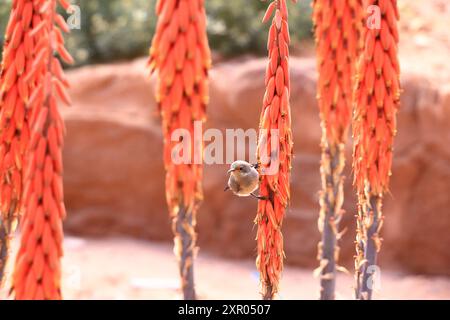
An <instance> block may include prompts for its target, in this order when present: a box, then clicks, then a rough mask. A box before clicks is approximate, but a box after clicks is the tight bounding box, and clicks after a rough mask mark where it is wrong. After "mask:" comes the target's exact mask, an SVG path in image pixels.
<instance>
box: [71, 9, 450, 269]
mask: <svg viewBox="0 0 450 320" xmlns="http://www.w3.org/2000/svg"><path fill="white" fill-rule="evenodd" d="M404 3H405V2H401V4H404ZM427 3H429V4H430V5H427V4H426V3H425V2H423V1H420V2H419V1H417V3H416V2H415V3H410V4H408V6H404V7H401V12H402V24H401V32H402V33H401V41H402V42H401V46H400V54H401V66H402V86H403V90H404V92H403V95H402V105H401V112H400V113H399V117H398V136H397V140H396V147H395V161H394V167H393V177H392V185H391V193H390V194H388V195H387V196H386V199H385V205H384V214H385V224H384V227H383V231H382V237H383V239H384V241H383V247H382V253H381V255H380V264H381V265H382V266H388V267H391V268H398V269H401V270H402V271H406V272H411V273H422V274H430V275H450V249H449V247H450V231H449V230H450V209H449V208H450V197H449V191H450V147H449V143H450V128H449V125H448V124H449V123H450V81H449V80H450V62H449V61H448V57H449V56H450V37H449V34H448V31H446V28H447V26H448V19H447V20H446V18H445V17H448V16H449V15H448V14H449V13H450V5H449V4H448V3H447V2H446V1H437V0H435V1H432V2H427ZM431 3H432V4H431ZM445 13H447V14H446V15H445ZM438 18H439V19H438ZM291 65H292V72H291V76H292V98H291V106H292V112H293V132H294V142H295V159H294V164H293V169H292V177H293V178H292V204H291V207H290V209H289V211H288V213H287V217H286V219H285V223H284V226H283V232H284V240H285V250H286V256H287V260H286V263H287V264H292V265H297V266H302V267H308V268H314V267H315V266H317V261H316V251H317V242H318V240H319V232H318V230H317V217H318V212H319V205H318V190H319V189H320V176H319V159H320V148H319V142H320V125H319V118H318V109H317V105H316V100H315V94H316V93H315V92H316V90H315V87H316V70H315V61H314V56H313V55H312V54H304V55H303V56H302V57H298V58H293V59H292V62H291ZM264 70H265V60H264V59H262V58H253V57H244V56H243V57H240V58H235V59H233V60H226V61H223V60H222V59H220V58H217V59H215V64H214V67H213V69H212V70H211V85H210V86H211V103H210V106H209V109H208V122H207V125H206V127H207V128H218V129H220V130H222V131H223V132H225V131H224V130H225V129H226V128H230V129H232V128H243V129H248V128H256V127H257V125H258V119H259V111H260V107H261V99H262V96H263V92H264V83H263V78H264ZM69 80H70V82H71V84H72V90H71V92H70V94H71V96H72V98H73V101H74V104H73V106H72V107H70V108H68V109H65V110H64V111H63V112H64V117H65V121H66V126H67V139H66V146H65V151H64V162H65V177H64V179H65V194H66V196H65V199H66V205H67V208H68V213H69V214H68V218H67V221H66V223H65V229H66V231H67V232H68V233H70V234H73V235H78V236H90V237H105V236H117V235H120V236H130V237H136V238H140V239H148V240H157V241H171V238H172V236H171V231H170V221H169V218H168V214H167V209H166V204H165V198H164V168H163V165H162V154H161V153H162V137H161V130H160V129H161V128H160V119H159V115H158V112H157V108H156V106H155V101H154V98H153V90H154V79H152V80H148V79H147V73H146V69H145V59H137V60H134V61H131V62H124V63H118V64H111V65H97V66H95V65H94V66H87V67H83V68H79V69H75V70H73V71H71V72H69ZM347 159H348V161H347V162H348V166H347V179H346V186H345V194H346V201H345V205H344V207H345V210H346V214H345V219H344V221H343V223H342V227H343V228H346V229H347V233H346V234H345V235H344V237H343V240H342V242H341V264H343V265H344V266H345V267H347V268H348V269H349V270H353V266H352V258H353V254H354V244H353V239H354V229H355V227H354V224H355V221H354V215H355V213H356V206H355V203H356V200H355V196H354V190H353V188H352V185H351V180H352V178H351V170H350V167H351V165H350V164H351V141H350V142H349V146H348V152H347ZM226 179H227V176H226V166H223V165H210V166H205V179H204V188H205V200H204V202H203V204H202V206H201V209H200V212H199V215H198V233H199V246H200V248H201V250H202V251H201V252H204V251H206V252H209V253H212V254H214V255H220V256H224V257H230V258H236V259H242V258H246V259H251V258H253V257H254V256H255V241H254V238H255V228H254V225H253V219H254V217H255V213H256V201H255V200H254V199H241V198H236V197H233V196H232V195H231V194H229V193H224V192H223V191H222V190H223V187H224V185H225V183H226Z"/></svg>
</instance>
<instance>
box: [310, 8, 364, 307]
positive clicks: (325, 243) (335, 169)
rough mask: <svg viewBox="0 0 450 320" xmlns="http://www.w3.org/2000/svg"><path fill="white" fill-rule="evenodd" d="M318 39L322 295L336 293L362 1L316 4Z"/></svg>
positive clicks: (315, 18) (360, 31)
mask: <svg viewBox="0 0 450 320" xmlns="http://www.w3.org/2000/svg"><path fill="white" fill-rule="evenodd" d="M313 21H314V32H315V38H316V52H317V69H318V71H319V80H318V84H317V92H318V94H317V99H318V105H319V111H320V119H321V126H322V142H321V147H322V160H321V168H320V172H321V178H322V191H321V193H320V207H321V208H320V216H319V223H318V225H319V230H320V231H321V233H322V240H321V242H320V243H319V250H318V259H319V260H320V266H319V268H318V269H316V272H317V273H319V272H320V283H321V290H320V298H321V299H322V300H330V299H334V297H335V282H336V280H335V277H336V268H337V265H336V264H337V260H338V257H339V246H338V245H337V242H338V240H339V237H340V234H339V231H338V230H339V222H340V220H341V218H342V214H343V213H344V212H343V210H342V204H343V202H344V190H343V185H344V175H343V170H344V167H345V155H344V148H345V144H346V142H347V136H348V129H349V127H350V116H351V109H352V107H351V105H352V89H353V87H352V82H353V80H352V79H353V76H354V71H355V66H356V61H357V57H358V55H359V53H360V51H361V49H362V41H361V33H362V28H363V10H362V0H350V1H330V0H315V1H314V2H313Z"/></svg>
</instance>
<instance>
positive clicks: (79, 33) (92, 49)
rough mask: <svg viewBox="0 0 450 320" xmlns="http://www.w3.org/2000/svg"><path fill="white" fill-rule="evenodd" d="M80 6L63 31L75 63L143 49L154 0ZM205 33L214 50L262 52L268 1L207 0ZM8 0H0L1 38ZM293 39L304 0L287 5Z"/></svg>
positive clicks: (305, 20)
mask: <svg viewBox="0 0 450 320" xmlns="http://www.w3.org/2000/svg"><path fill="white" fill-rule="evenodd" d="M71 2H72V3H73V4H76V5H79V6H80V8H81V29H80V30H76V29H75V30H72V33H71V34H70V35H68V36H67V37H66V38H67V47H68V49H69V51H70V52H71V53H72V54H73V56H74V58H75V60H76V61H77V65H84V64H89V63H102V62H109V61H116V60H122V59H131V58H134V57H138V56H143V55H146V54H147V52H148V47H149V45H150V40H151V38H152V35H153V32H154V28H155V21H156V17H155V13H154V6H155V0H72V1H71ZM205 3H206V6H207V13H208V19H209V20H208V34H209V39H210V45H211V47H212V49H213V50H215V51H217V52H219V53H220V54H222V55H223V56H225V57H232V56H235V55H239V54H244V53H252V54H258V55H262V54H265V50H266V49H265V46H266V45H265V43H266V37H267V28H268V27H267V26H264V25H263V24H262V23H261V19H262V16H263V14H264V10H265V8H266V7H267V3H265V2H262V1H260V0H206V1H205ZM10 5H11V0H1V2H0V34H1V37H0V44H2V43H3V34H4V28H5V25H6V23H7V21H8V14H9V10H10ZM290 9H291V10H290V25H291V34H292V39H293V45H294V46H295V45H298V42H299V40H303V39H309V38H311V19H310V15H311V9H310V6H309V1H302V2H300V3H298V4H297V5H291V8H290Z"/></svg>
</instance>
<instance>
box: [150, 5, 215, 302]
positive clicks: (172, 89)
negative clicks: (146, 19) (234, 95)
mask: <svg viewBox="0 0 450 320" xmlns="http://www.w3.org/2000/svg"><path fill="white" fill-rule="evenodd" d="M156 13H157V15H158V24H157V28H156V33H155V35H154V38H153V41H152V46H151V48H150V59H149V65H150V68H151V70H152V71H153V70H157V71H158V87H157V90H156V100H157V103H158V106H159V110H160V112H161V116H162V126H163V134H164V164H165V168H166V198H167V203H168V206H169V212H170V216H171V218H172V229H173V233H174V241H175V249H174V251H175V254H176V256H177V258H178V260H179V271H180V276H181V284H182V289H183V294H184V298H185V299H195V288H194V274H193V262H194V261H193V260H194V251H195V242H196V237H197V236H196V233H195V226H196V213H197V208H198V204H199V202H200V201H201V200H202V199H203V192H202V184H201V181H202V174H203V173H202V170H203V169H202V165H201V164H200V163H199V162H200V161H198V160H201V159H202V158H201V154H202V153H203V152H202V148H203V145H202V141H195V140H194V134H193V133H194V124H195V122H196V121H200V122H204V121H205V120H206V105H207V104H208V100H209V93H208V69H209V68H210V66H211V53H210V49H209V45H208V39H207V35H206V12H205V7H204V0H159V1H158V2H157V4H156ZM177 129H185V132H189V135H186V136H183V137H182V138H180V141H172V139H171V138H172V134H173V133H174V131H175V130H177ZM180 142H183V144H184V143H186V142H188V145H189V146H191V148H189V149H192V150H194V151H193V152H190V153H189V155H186V154H184V155H183V158H186V157H187V158H189V161H187V162H189V163H181V164H177V163H174V161H173V159H172V157H173V155H174V154H173V152H174V147H175V146H176V145H178V144H179V143H180ZM184 151H186V150H184ZM196 158H197V159H196ZM196 160H197V161H196Z"/></svg>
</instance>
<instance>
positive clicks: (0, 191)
mask: <svg viewBox="0 0 450 320" xmlns="http://www.w3.org/2000/svg"><path fill="white" fill-rule="evenodd" d="M39 17H40V14H39V13H37V12H36V10H35V8H34V6H33V1H32V0H22V1H19V0H15V1H13V3H12V8H11V15H10V17H9V22H8V26H7V29H6V34H5V44H4V50H3V61H2V65H1V70H2V71H1V73H0V195H1V197H0V211H1V214H0V218H1V222H0V282H1V281H2V280H3V276H4V267H5V265H6V262H7V258H8V248H9V239H10V237H11V235H12V233H13V232H14V229H15V226H16V224H17V219H18V216H19V212H20V208H21V206H22V203H21V201H22V171H23V170H22V169H23V157H24V155H25V152H26V150H27V145H28V141H29V137H30V133H29V124H28V120H29V119H28V118H29V113H30V109H29V108H27V105H28V102H29V98H30V92H31V90H32V88H33V85H34V84H33V83H32V82H30V81H26V79H25V76H26V74H27V73H29V72H30V70H31V69H32V62H33V55H34V50H33V39H32V36H31V32H32V27H33V21H35V20H36V19H39Z"/></svg>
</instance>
